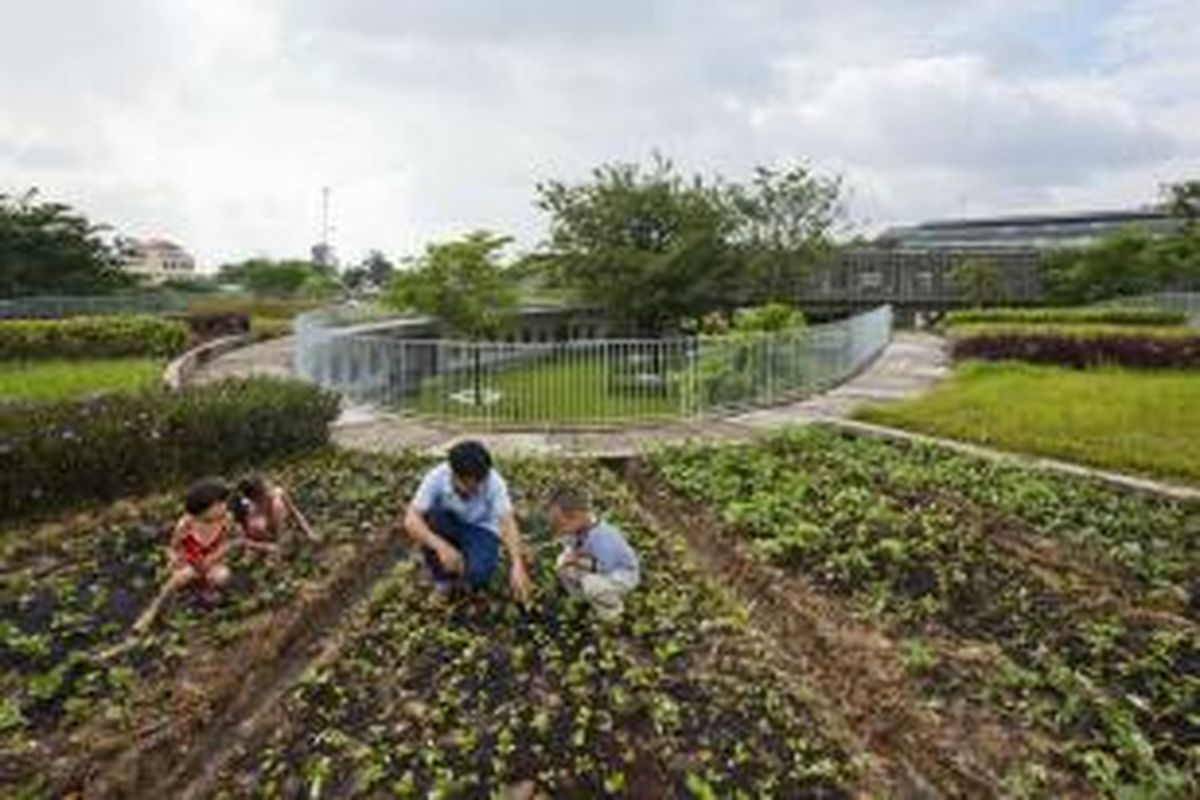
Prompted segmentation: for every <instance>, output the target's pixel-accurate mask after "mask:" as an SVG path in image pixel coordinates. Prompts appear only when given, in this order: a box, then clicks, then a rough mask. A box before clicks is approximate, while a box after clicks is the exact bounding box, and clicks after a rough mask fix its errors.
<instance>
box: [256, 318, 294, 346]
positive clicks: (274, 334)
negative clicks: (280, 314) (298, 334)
mask: <svg viewBox="0 0 1200 800" xmlns="http://www.w3.org/2000/svg"><path fill="white" fill-rule="evenodd" d="M250 332H251V333H252V334H254V338H255V339H257V340H259V341H262V340H264V339H278V338H279V337H281V336H291V335H292V321H291V320H288V319H272V318H271V317H254V318H253V319H251V320H250Z"/></svg>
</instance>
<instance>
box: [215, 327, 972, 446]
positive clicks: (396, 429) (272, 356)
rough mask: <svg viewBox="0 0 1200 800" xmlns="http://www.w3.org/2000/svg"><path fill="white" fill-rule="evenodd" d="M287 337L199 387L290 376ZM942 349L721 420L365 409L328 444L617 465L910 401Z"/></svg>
mask: <svg viewBox="0 0 1200 800" xmlns="http://www.w3.org/2000/svg"><path fill="white" fill-rule="evenodd" d="M293 348H294V340H293V339H292V337H284V338H281V339H273V340H271V341H267V342H263V343H261V344H256V345H251V346H249V347H244V348H242V349H240V350H235V351H233V352H231V353H228V354H226V355H224V356H221V357H220V358H217V359H214V360H213V361H212V362H211V363H209V364H206V365H205V366H203V367H202V368H201V369H200V371H199V372H198V373H197V374H196V378H195V380H196V381H197V382H200V383H204V382H209V381H213V380H219V379H221V378H228V377H244V376H248V375H276V376H290V375H293V374H294V373H293V369H292V353H293ZM948 369H949V363H948V357H947V354H946V351H945V347H944V343H943V341H942V340H941V339H940V338H938V337H936V336H932V335H930V334H924V333H910V332H901V333H897V334H896V336H895V338H894V339H893V341H892V343H891V344H890V345H889V346H888V347H887V348H886V349H885V350H884V352H883V353H882V354H881V355H880V356H879V357H878V358H877V359H876V360H875V361H874V362H872V363H871V364H870V365H869V366H868V367H867V368H866V369H865V370H864V371H863V372H862V373H860V374H859V375H858V376H856V377H854V378H852V379H851V380H849V381H847V382H846V383H844V384H842V385H841V386H839V387H837V388H835V389H833V390H831V391H829V392H826V393H824V394H820V395H816V396H814V397H811V398H809V399H807V400H803V401H800V402H796V403H791V404H788V405H783V406H775V407H772V408H769V409H760V410H755V411H750V412H746V413H743V414H735V415H732V416H726V417H714V418H708V419H699V420H692V421H686V422H679V423H675V424H669V425H663V426H657V427H641V428H637V427H634V428H613V429H597V430H581V431H553V430H536V429H534V430H525V431H472V430H469V429H463V428H459V427H455V426H451V425H443V424H434V423H430V422H428V421H425V420H419V419H415V418H413V417H409V416H405V415H401V414H395V413H390V412H387V411H383V410H381V409H375V408H369V407H351V408H348V409H346V410H345V411H344V412H343V413H342V416H341V417H340V418H339V419H338V421H337V422H336V423H334V432H333V438H334V441H335V442H337V443H338V444H339V445H341V446H343V447H349V448H354V449H359V450H367V451H370V452H385V453H386V452H397V451H400V450H407V449H417V450H425V451H430V452H442V451H444V449H445V448H446V447H447V446H448V445H449V444H450V443H452V442H454V441H455V440H457V439H460V438H462V437H464V436H467V435H470V436H474V437H476V438H479V439H482V440H483V441H485V442H486V443H487V444H488V445H489V447H491V448H492V449H494V450H495V452H497V453H501V454H504V455H517V454H546V453H555V454H559V455H570V456H580V457H623V456H630V455H635V454H637V453H639V452H642V451H644V450H645V449H647V448H648V447H653V446H656V445H660V444H666V443H672V442H682V441H685V440H689V439H718V440H725V441H745V440H748V439H751V438H753V437H754V436H756V435H759V434H761V433H763V432H769V431H772V430H776V429H778V428H782V427H785V426H788V425H797V424H802V423H805V422H811V421H814V420H819V419H829V418H839V417H845V416H848V415H849V414H850V413H851V412H853V411H854V410H855V409H857V408H858V407H860V406H862V405H863V404H865V403H877V402H891V401H896V400H903V399H906V398H909V397H915V396H916V395H919V394H921V393H923V392H925V391H926V390H927V389H928V388H929V387H930V386H932V385H933V384H934V383H936V382H937V381H938V380H940V379H941V378H942V377H943V376H945V375H946V373H947V371H948Z"/></svg>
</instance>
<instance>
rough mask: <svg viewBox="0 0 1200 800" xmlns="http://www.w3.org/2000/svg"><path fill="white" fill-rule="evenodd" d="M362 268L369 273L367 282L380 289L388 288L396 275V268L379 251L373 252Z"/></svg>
mask: <svg viewBox="0 0 1200 800" xmlns="http://www.w3.org/2000/svg"><path fill="white" fill-rule="evenodd" d="M362 266H363V269H365V270H366V271H367V280H369V281H370V282H371V283H373V284H375V285H376V286H379V287H383V286H387V284H388V281H390V280H391V279H392V276H393V275H395V274H396V266H395V265H394V264H393V263H392V262H391V261H389V260H388V258H387V256H385V255H384V254H383V253H381V252H379V251H378V250H372V251H371V252H370V253H369V254H368V255H367V258H366V260H365V261H363V263H362Z"/></svg>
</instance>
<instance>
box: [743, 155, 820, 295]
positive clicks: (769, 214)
mask: <svg viewBox="0 0 1200 800" xmlns="http://www.w3.org/2000/svg"><path fill="white" fill-rule="evenodd" d="M728 196H729V201H730V203H731V204H732V206H733V209H734V210H735V212H736V214H737V223H738V227H737V232H736V241H737V244H738V245H739V247H740V249H741V250H742V252H743V254H744V257H745V261H746V272H745V283H746V287H747V290H748V296H747V297H745V298H744V299H745V301H746V302H753V303H794V302H795V301H796V300H797V298H798V296H799V294H800V291H801V287H802V286H803V285H804V283H805V279H806V277H807V275H808V271H809V269H810V268H811V267H812V265H813V264H815V263H817V262H818V261H820V260H822V259H824V258H827V257H828V256H829V253H830V250H831V249H832V242H831V237H830V234H831V232H832V230H833V227H834V225H836V224H837V222H838V220H839V219H840V218H841V216H842V213H843V209H842V204H841V199H840V198H841V181H840V179H837V178H825V177H822V176H819V175H816V174H814V173H812V172H810V171H809V170H808V169H807V168H805V167H793V168H791V169H787V170H782V171H781V170H773V169H768V168H766V167H758V168H757V169H756V170H755V171H754V177H753V178H752V179H751V180H750V182H749V183H748V184H745V185H741V184H732V185H731V186H730V187H729V190H728Z"/></svg>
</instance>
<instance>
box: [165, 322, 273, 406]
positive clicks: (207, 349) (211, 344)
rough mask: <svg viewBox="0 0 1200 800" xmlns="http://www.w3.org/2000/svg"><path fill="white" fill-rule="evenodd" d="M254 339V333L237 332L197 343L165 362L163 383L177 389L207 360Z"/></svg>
mask: <svg viewBox="0 0 1200 800" xmlns="http://www.w3.org/2000/svg"><path fill="white" fill-rule="evenodd" d="M254 341H255V337H254V334H252V333H239V334H236V335H234V336H222V337H221V338H219V339H213V340H212V341H208V342H205V343H204V344H201V345H197V346H196V347H193V348H192V349H191V350H188V351H187V352H185V353H184V354H183V355H181V356H179V357H178V358H176V359H175V360H174V361H172V362H171V363H170V364H167V368H166V369H165V370H163V384H165V385H166V387H167V389H169V390H171V391H173V392H174V391H178V390H179V389H182V388H183V387H184V386H187V384H188V383H189V382H190V381H191V379H192V376H193V375H194V374H195V373H196V370H198V369H200V367H202V366H204V365H205V364H207V363H208V362H209V361H212V360H213V359H214V358H218V357H219V356H223V355H225V354H226V353H228V352H230V351H231V350H236V349H238V348H239V347H243V346H245V345H247V344H251V343H252V342H254Z"/></svg>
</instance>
